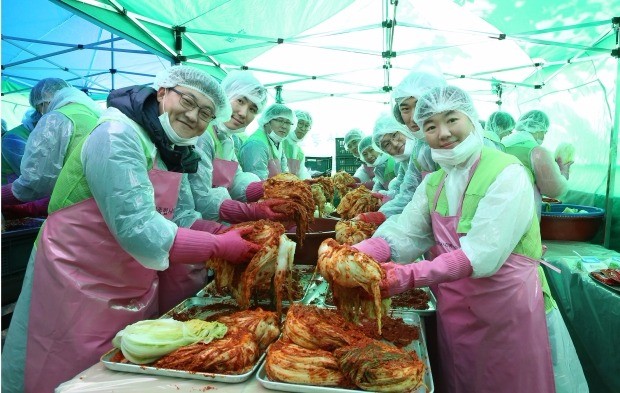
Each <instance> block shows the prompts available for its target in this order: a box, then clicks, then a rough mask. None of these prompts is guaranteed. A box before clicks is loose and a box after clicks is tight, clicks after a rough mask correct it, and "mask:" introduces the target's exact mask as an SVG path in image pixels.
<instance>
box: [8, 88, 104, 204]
mask: <svg viewBox="0 0 620 393" xmlns="http://www.w3.org/2000/svg"><path fill="white" fill-rule="evenodd" d="M70 103H77V104H82V105H84V106H86V107H88V108H89V109H91V110H92V111H93V112H95V113H101V108H100V107H99V106H98V105H97V103H95V101H93V100H92V99H91V98H90V97H88V96H87V95H86V94H84V92H82V91H80V90H78V89H76V88H75V87H66V88H64V89H61V90H59V91H57V92H56V94H55V95H54V97H53V99H52V100H51V102H50V104H49V108H48V112H47V113H46V114H45V115H43V117H41V120H39V122H38V123H37V126H36V127H35V128H34V130H32V132H31V133H30V136H29V137H28V141H27V142H26V149H25V151H24V156H23V158H22V162H21V166H20V169H21V175H20V177H19V178H18V179H16V180H15V181H14V182H13V188H12V190H13V194H14V195H15V197H17V199H19V200H20V201H23V202H29V201H34V200H37V199H41V198H44V197H48V196H50V195H51V194H52V190H54V185H55V184H56V180H57V179H58V174H59V173H60V170H61V169H62V166H63V165H64V162H65V155H66V153H67V148H68V147H69V142H70V141H71V136H72V135H73V123H72V122H71V120H70V119H69V118H68V117H67V116H65V115H64V114H62V113H60V112H58V111H56V109H59V108H62V107H63V106H65V105H67V104H70Z"/></svg>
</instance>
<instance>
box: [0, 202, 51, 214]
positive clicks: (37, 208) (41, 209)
mask: <svg viewBox="0 0 620 393" xmlns="http://www.w3.org/2000/svg"><path fill="white" fill-rule="evenodd" d="M49 204H50V198H49V197H48V198H43V199H37V200H36V201H32V202H26V203H22V204H20V205H6V206H3V207H2V214H3V215H4V218H6V219H9V220H13V219H17V218H24V217H47V208H48V206H49Z"/></svg>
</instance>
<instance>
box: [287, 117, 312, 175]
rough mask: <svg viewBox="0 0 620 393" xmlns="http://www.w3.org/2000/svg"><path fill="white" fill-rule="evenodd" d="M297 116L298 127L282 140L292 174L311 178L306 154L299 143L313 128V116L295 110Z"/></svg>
mask: <svg viewBox="0 0 620 393" xmlns="http://www.w3.org/2000/svg"><path fill="white" fill-rule="evenodd" d="M295 116H296V117H297V128H295V131H293V132H289V134H288V136H287V137H286V139H284V140H283V141H282V145H283V149H284V155H285V156H286V161H287V164H288V169H289V171H290V172H291V173H292V174H295V175H297V177H299V178H300V179H310V178H311V176H310V172H309V171H308V168H306V155H305V154H304V152H303V150H301V146H299V143H301V141H302V140H303V139H304V137H305V136H306V135H307V134H308V132H309V131H310V129H311V128H312V117H311V116H310V114H309V113H308V112H306V111H300V110H297V111H295Z"/></svg>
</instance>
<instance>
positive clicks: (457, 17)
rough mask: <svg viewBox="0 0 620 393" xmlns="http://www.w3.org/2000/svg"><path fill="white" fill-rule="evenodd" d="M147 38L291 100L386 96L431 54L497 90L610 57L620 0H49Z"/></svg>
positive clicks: (165, 51)
mask: <svg viewBox="0 0 620 393" xmlns="http://www.w3.org/2000/svg"><path fill="white" fill-rule="evenodd" d="M53 1H54V2H56V3H58V4H61V5H63V6H65V7H67V8H68V9H70V10H71V11H72V12H75V13H78V14H81V15H88V16H89V17H90V18H93V20H94V21H95V22H96V23H98V24H101V25H104V26H107V28H109V29H112V30H114V31H115V32H116V33H117V34H120V35H122V36H125V37H132V39H133V40H135V41H136V42H138V43H140V45H142V46H143V47H144V48H147V49H149V50H150V51H153V52H155V53H158V54H160V55H161V56H164V57H167V58H171V59H175V60H176V61H180V62H188V63H194V64H201V65H203V66H204V67H206V68H208V69H209V70H210V72H211V73H212V74H213V75H215V76H217V77H220V78H221V77H222V76H223V75H224V74H225V73H226V72H227V71H229V70H231V69H239V68H248V69H251V70H253V71H254V72H255V73H256V74H257V77H258V78H259V79H260V80H261V81H263V82H264V83H266V84H267V85H268V86H269V87H271V88H273V89H274V90H273V91H272V93H273V94H274V95H276V94H278V93H277V92H278V90H276V86H282V91H281V99H282V100H283V101H284V102H295V101H300V100H307V99H313V98H320V97H325V96H347V97H350V98H356V99H364V100H373V101H378V102H386V101H389V94H386V92H389V91H390V89H391V88H392V87H393V86H394V85H395V84H397V83H398V82H399V81H400V80H401V79H402V77H403V76H404V75H405V74H406V73H407V71H408V70H409V69H410V67H411V66H412V65H413V64H415V63H416V62H417V61H418V60H420V59H422V58H424V57H427V56H432V57H433V58H434V59H435V60H437V61H438V62H439V64H440V65H441V68H442V70H443V72H444V73H445V74H446V75H447V76H448V77H450V78H454V79H455V80H454V81H453V83H455V84H458V85H460V86H461V87H463V88H466V89H467V90H469V91H470V92H471V93H473V94H474V95H476V96H477V97H476V98H477V99H482V100H485V99H486V100H491V101H495V100H496V96H497V93H498V89H497V86H499V85H500V84H501V86H502V87H501V91H502V93H506V92H507V91H509V90H510V89H511V88H513V87H515V86H526V87H530V88H532V89H534V88H540V87H544V86H545V85H546V84H547V83H549V81H550V79H553V78H554V77H555V76H556V75H557V71H558V69H559V68H562V67H564V66H565V65H566V64H567V62H568V61H571V62H578V61H583V60H585V59H589V60H591V59H592V58H596V57H609V56H610V55H611V51H612V49H614V46H615V36H614V30H613V25H612V17H614V16H617V15H614V14H613V12H617V10H618V9H620V0H611V1H610V0H572V1H564V0H554V1H544V2H541V1H539V0H525V1H517V2H515V1H508V0H486V1H478V0H476V1H473V0H472V1H467V0H455V1H450V0H434V1H432V2H430V1H417V0H408V1H407V0H400V1H394V0H384V1H378V0H355V1H353V0H338V1H334V0H313V1H307V0H213V1H208V2H206V1H187V0H186V1H180V0H179V1H174V2H173V1H168V0H151V1H148V2H145V1H131V0H53Z"/></svg>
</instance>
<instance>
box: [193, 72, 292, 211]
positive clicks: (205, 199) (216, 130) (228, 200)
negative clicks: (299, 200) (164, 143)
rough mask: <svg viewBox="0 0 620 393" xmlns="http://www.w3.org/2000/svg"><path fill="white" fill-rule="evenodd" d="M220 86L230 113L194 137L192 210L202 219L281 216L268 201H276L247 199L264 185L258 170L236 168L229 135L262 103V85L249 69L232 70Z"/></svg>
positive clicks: (257, 195) (259, 192)
mask: <svg viewBox="0 0 620 393" xmlns="http://www.w3.org/2000/svg"><path fill="white" fill-rule="evenodd" d="M221 86H222V88H223V89H224V92H225V93H226V97H227V98H228V101H229V102H230V105H231V108H232V115H231V117H230V119H226V120H225V121H223V120H222V121H219V122H217V123H216V122H212V123H211V124H209V127H208V128H207V131H206V132H205V133H204V134H202V135H201V136H200V137H199V138H198V142H197V149H196V151H197V152H198V153H199V154H200V156H201V159H200V162H199V164H198V170H197V171H196V173H190V174H189V175H188V178H189V182H190V185H191V189H192V194H193V196H194V203H195V205H196V210H197V211H198V212H200V213H201V214H202V218H204V219H207V220H215V221H220V220H221V221H225V222H228V223H239V222H244V221H252V220H260V219H269V220H273V221H276V220H278V219H284V218H285V217H284V216H283V215H281V214H277V213H274V212H273V211H272V210H271V207H270V206H272V205H273V204H278V203H279V202H281V201H277V200H268V201H264V202H258V203H251V204H248V203H246V201H247V200H248V199H250V200H258V199H259V198H260V197H262V194H263V186H262V182H261V180H260V179H259V177H258V176H257V175H255V174H254V173H251V172H244V171H243V170H242V169H241V166H240V165H239V161H238V159H237V155H236V153H235V149H234V140H233V138H232V136H233V135H236V134H238V133H242V132H243V131H244V130H245V128H246V127H247V126H248V125H249V124H250V123H251V122H252V121H253V120H254V118H255V117H256V114H258V113H259V112H260V111H261V110H262V109H263V107H264V106H265V103H266V101H267V91H266V89H265V88H264V87H263V85H261V84H260V82H259V81H258V80H257V79H256V78H255V77H254V76H253V75H252V74H251V73H250V72H248V71H238V72H231V73H230V74H228V75H227V76H226V77H225V78H224V80H222V84H221ZM248 196H249V198H248Z"/></svg>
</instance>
